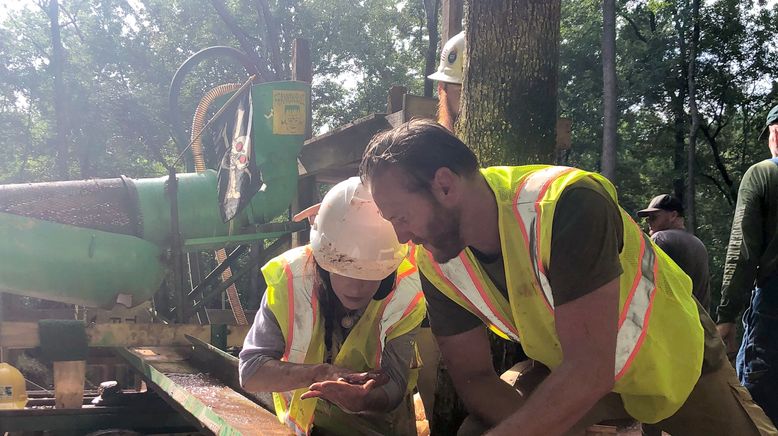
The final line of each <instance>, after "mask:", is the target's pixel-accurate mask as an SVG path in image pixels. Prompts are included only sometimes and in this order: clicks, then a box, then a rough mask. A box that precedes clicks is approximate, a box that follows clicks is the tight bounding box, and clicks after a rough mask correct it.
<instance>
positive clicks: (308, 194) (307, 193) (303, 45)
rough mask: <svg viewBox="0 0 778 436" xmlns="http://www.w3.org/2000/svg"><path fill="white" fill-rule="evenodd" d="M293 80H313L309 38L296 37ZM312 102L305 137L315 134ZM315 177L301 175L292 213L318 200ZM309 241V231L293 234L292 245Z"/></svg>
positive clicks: (293, 55)
mask: <svg viewBox="0 0 778 436" xmlns="http://www.w3.org/2000/svg"><path fill="white" fill-rule="evenodd" d="M292 80H298V81H300V82H306V83H311V82H312V81H313V63H312V62H311V45H310V43H309V41H308V40H307V39H301V38H296V39H295V40H294V41H293V43H292ZM312 113H313V109H312V108H311V102H310V100H309V101H308V116H307V117H306V125H305V139H310V138H311V136H313V124H312V122H313V121H312V118H313V117H312ZM317 188H318V187H317V185H316V179H315V178H314V177H300V178H299V180H298V181H297V196H296V197H295V198H293V199H292V205H291V214H292V215H294V214H296V213H298V212H300V211H302V210H304V209H305V208H307V207H309V206H312V205H314V204H316V202H318V197H319V196H318V189H317ZM306 243H308V232H297V233H294V234H293V235H292V246H293V247H297V246H300V245H303V244H306Z"/></svg>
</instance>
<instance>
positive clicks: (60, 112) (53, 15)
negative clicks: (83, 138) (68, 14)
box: [46, 0, 70, 180]
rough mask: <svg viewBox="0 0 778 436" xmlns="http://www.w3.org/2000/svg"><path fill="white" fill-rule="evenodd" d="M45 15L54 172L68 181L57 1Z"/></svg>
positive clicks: (65, 105) (61, 50) (67, 147)
mask: <svg viewBox="0 0 778 436" xmlns="http://www.w3.org/2000/svg"><path fill="white" fill-rule="evenodd" d="M46 15H48V17H49V29H50V32H51V58H50V64H49V71H51V77H52V80H53V81H54V88H53V91H54V125H55V131H56V135H55V138H54V149H55V150H56V153H55V155H56V159H55V162H54V170H55V173H56V177H57V179H58V180H68V179H70V144H69V139H68V117H67V111H68V104H67V95H66V94H65V79H64V77H63V74H64V70H65V49H64V48H63V47H62V37H61V35H60V26H59V3H58V0H50V1H49V4H48V10H47V11H46Z"/></svg>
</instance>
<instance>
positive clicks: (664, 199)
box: [638, 194, 683, 218]
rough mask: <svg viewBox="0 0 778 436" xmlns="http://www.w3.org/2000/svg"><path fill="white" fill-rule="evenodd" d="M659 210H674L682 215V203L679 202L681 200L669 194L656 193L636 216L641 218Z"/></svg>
mask: <svg viewBox="0 0 778 436" xmlns="http://www.w3.org/2000/svg"><path fill="white" fill-rule="evenodd" d="M659 210H666V211H669V212H673V211H675V212H678V214H679V215H683V204H681V200H679V199H677V198H675V197H673V196H672V195H670V194H662V195H657V196H656V197H654V198H652V199H651V202H650V203H648V207H647V208H645V209H643V210H639V211H638V216H639V217H641V218H643V217H647V216H648V215H650V214H651V212H656V211H659Z"/></svg>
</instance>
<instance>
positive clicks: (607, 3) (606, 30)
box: [601, 0, 618, 182]
mask: <svg viewBox="0 0 778 436" xmlns="http://www.w3.org/2000/svg"><path fill="white" fill-rule="evenodd" d="M602 23H603V25H602V114H603V129H602V158H601V159H602V163H601V172H602V174H603V175H604V176H605V177H607V178H608V179H610V181H611V182H615V181H616V142H617V140H618V137H617V133H616V127H617V125H618V112H617V111H616V0H603V2H602Z"/></svg>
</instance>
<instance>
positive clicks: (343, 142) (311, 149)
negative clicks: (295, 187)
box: [299, 114, 392, 176]
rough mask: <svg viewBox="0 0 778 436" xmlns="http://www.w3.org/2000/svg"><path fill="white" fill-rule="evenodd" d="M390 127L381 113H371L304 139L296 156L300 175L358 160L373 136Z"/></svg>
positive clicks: (314, 173)
mask: <svg viewBox="0 0 778 436" xmlns="http://www.w3.org/2000/svg"><path fill="white" fill-rule="evenodd" d="M391 127H392V126H391V125H390V124H389V123H388V122H387V120H386V115H385V114H372V115H368V116H366V117H364V118H360V119H358V120H356V121H353V122H351V123H348V124H344V125H343V126H340V127H338V128H336V129H333V130H331V131H329V132H327V133H325V134H323V135H319V136H317V137H315V138H312V139H310V140H308V141H306V142H305V145H304V146H303V148H302V151H301V152H300V156H299V161H300V165H301V168H300V169H299V170H300V175H301V176H303V175H316V174H318V173H320V172H323V171H326V170H331V169H338V168H342V167H344V166H347V165H352V164H355V163H359V162H360V161H361V160H362V154H363V153H364V151H365V147H367V144H368V143H369V142H370V140H371V139H372V138H373V136H374V135H375V134H376V133H378V132H381V131H384V130H387V129H389V128H391Z"/></svg>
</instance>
